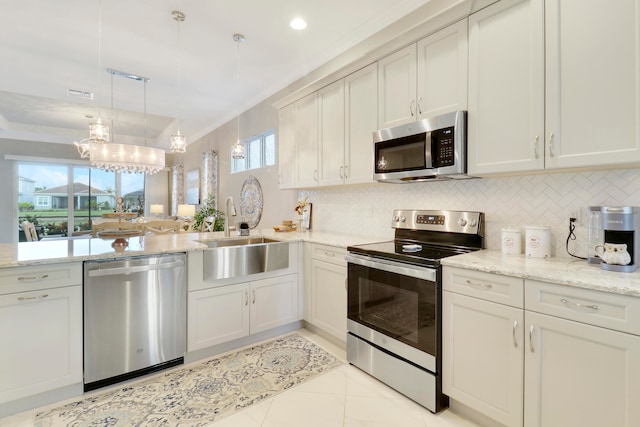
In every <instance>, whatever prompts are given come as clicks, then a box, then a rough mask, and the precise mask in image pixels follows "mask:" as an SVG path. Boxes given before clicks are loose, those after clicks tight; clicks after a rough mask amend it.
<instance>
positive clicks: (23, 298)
mask: <svg viewBox="0 0 640 427" xmlns="http://www.w3.org/2000/svg"><path fill="white" fill-rule="evenodd" d="M48 296H49V294H42V295H38V296H37V297H19V298H18V301H29V300H34V299H42V298H46V297H48Z"/></svg>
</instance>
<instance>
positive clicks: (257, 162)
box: [231, 130, 276, 173]
mask: <svg viewBox="0 0 640 427" xmlns="http://www.w3.org/2000/svg"><path fill="white" fill-rule="evenodd" d="M241 144H242V146H243V147H244V159H234V158H233V156H232V157H231V173H236V172H242V171H246V170H250V169H257V168H263V167H265V166H272V165H275V163H276V135H275V132H274V131H273V130H269V131H267V132H264V133H261V134H259V135H255V136H252V137H251V138H247V139H245V140H244V141H242V142H241Z"/></svg>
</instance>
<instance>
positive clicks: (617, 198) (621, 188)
mask: <svg viewBox="0 0 640 427" xmlns="http://www.w3.org/2000/svg"><path fill="white" fill-rule="evenodd" d="M303 193H305V194H309V201H311V202H312V203H313V229H314V230H322V231H332V232H340V233H347V234H360V235H368V236H379V237H381V238H384V239H390V238H392V237H393V229H391V216H392V212H393V210H394V209H447V210H472V211H482V212H484V213H485V216H486V239H485V242H486V247H487V248H488V249H495V250H500V246H501V245H500V240H501V239H500V238H501V231H502V228H503V227H505V226H507V225H513V226H517V227H520V228H521V229H522V235H523V241H524V234H525V229H524V227H525V226H526V225H549V226H551V227H552V235H553V239H552V255H553V256H562V257H564V256H569V255H568V254H567V253H566V251H565V242H566V239H567V234H568V225H567V224H566V220H565V215H566V209H567V207H569V206H576V207H579V208H580V219H579V224H578V226H577V227H576V236H577V238H576V240H575V241H571V243H570V245H569V249H570V250H571V252H572V253H575V254H576V255H580V256H586V249H587V245H588V242H587V235H588V231H587V222H588V210H587V207H588V206H640V169H623V170H615V171H595V172H580V173H562V174H560V173H547V174H540V175H527V176H514V177H498V178H480V179H468V180H461V181H438V182H428V183H412V184H379V183H375V184H369V185H360V186H345V187H337V188H330V189H317V190H311V191H306V192H303Z"/></svg>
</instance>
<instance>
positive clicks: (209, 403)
mask: <svg viewBox="0 0 640 427" xmlns="http://www.w3.org/2000/svg"><path fill="white" fill-rule="evenodd" d="M341 364H342V362H340V361H339V360H338V359H336V358H335V357H334V356H332V355H330V354H329V353H327V352H325V351H324V350H322V349H321V348H320V347H318V346H316V345H315V344H313V343H311V342H310V341H308V340H307V339H305V338H303V337H301V336H299V335H297V334H293V335H289V336H286V337H283V338H280V339H276V340H274V341H270V342H267V343H265V344H261V345H257V346H254V347H251V348H247V349H244V350H240V351H238V352H236V353H232V354H227V355H223V356H220V357H217V358H215V359H211V360H208V361H206V362H202V363H200V364H197V365H192V366H189V367H184V368H179V369H178V370H174V371H170V372H167V373H165V374H156V376H155V377H154V378H153V379H149V380H145V381H143V382H140V383H137V384H131V385H129V386H125V387H122V388H120V389H116V390H109V391H108V392H104V393H101V394H97V395H93V396H91V397H89V398H85V399H82V400H79V401H77V402H73V403H69V404H67V405H64V406H61V407H59V408H55V409H53V410H50V411H47V412H43V413H39V414H37V415H36V419H35V421H36V422H35V425H36V426H42V427H44V426H73V427H77V426H110V427H113V426H205V425H207V424H210V423H212V422H213V421H215V420H219V419H221V418H223V417H226V416H228V415H231V414H233V413H234V412H235V411H237V410H240V409H242V408H246V407H248V406H250V405H252V404H254V403H258V402H260V401H263V400H264V399H267V398H269V397H271V396H274V395H275V394H277V393H279V392H281V391H284V390H286V389H288V388H290V387H293V386H295V385H298V384H301V383H302V382H304V381H307V380H309V379H311V378H313V377H315V376H316V375H318V374H320V373H323V372H326V371H327V370H330V369H332V368H335V367H337V366H340V365H341Z"/></svg>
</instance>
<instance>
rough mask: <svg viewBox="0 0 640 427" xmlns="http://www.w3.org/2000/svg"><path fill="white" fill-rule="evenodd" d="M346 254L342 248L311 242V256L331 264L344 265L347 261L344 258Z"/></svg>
mask: <svg viewBox="0 0 640 427" xmlns="http://www.w3.org/2000/svg"><path fill="white" fill-rule="evenodd" d="M346 255H347V250H346V249H344V248H337V247H335V246H327V245H318V244H313V245H312V247H311V258H313V259H317V260H320V261H325V262H330V263H331V264H336V265H344V266H346V265H347V262H346V261H345V260H344V257H345V256H346Z"/></svg>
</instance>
